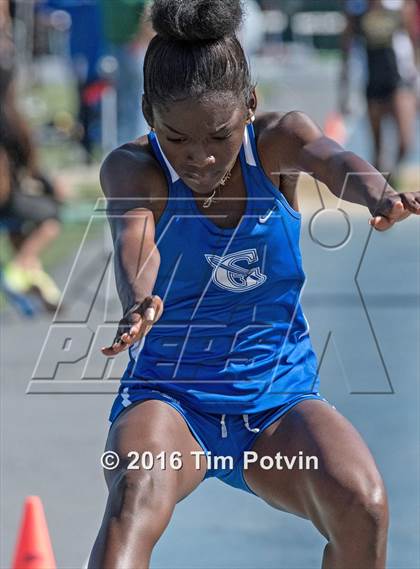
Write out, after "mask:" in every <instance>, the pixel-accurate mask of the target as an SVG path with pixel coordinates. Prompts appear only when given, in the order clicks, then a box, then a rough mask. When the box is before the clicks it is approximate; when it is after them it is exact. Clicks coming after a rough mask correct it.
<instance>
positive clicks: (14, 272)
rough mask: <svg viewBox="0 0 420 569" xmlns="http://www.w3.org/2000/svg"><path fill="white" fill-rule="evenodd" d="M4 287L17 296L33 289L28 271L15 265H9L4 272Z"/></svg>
mask: <svg viewBox="0 0 420 569" xmlns="http://www.w3.org/2000/svg"><path fill="white" fill-rule="evenodd" d="M3 282H4V285H5V286H6V287H7V288H8V289H9V290H10V291H12V292H14V293H16V294H25V293H27V292H28V291H29V289H30V288H31V284H32V283H31V281H30V279H29V278H28V271H27V269H23V268H22V267H20V266H19V265H16V264H15V263H12V262H11V263H8V264H7V265H6V266H5V267H4V270H3Z"/></svg>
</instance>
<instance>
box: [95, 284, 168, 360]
mask: <svg viewBox="0 0 420 569" xmlns="http://www.w3.org/2000/svg"><path fill="white" fill-rule="evenodd" d="M162 313H163V300H162V299H161V298H160V297H159V296H157V295H156V294H155V295H153V296H148V297H146V298H145V299H144V300H143V302H142V303H139V304H135V305H134V306H133V307H132V308H130V309H129V310H128V311H127V313H126V314H125V315H124V317H123V318H122V319H121V320H120V323H119V326H118V330H117V334H116V336H115V338H114V341H113V343H112V346H108V347H105V348H102V350H101V351H102V353H103V354H104V356H116V355H117V354H119V353H120V352H123V351H124V350H126V349H127V348H129V347H130V346H131V345H132V344H134V343H135V342H138V341H139V340H141V339H142V338H144V337H145V336H146V335H147V334H148V333H149V331H150V330H151V328H152V326H153V324H155V323H156V322H157V321H158V320H159V318H160V317H161V316H162Z"/></svg>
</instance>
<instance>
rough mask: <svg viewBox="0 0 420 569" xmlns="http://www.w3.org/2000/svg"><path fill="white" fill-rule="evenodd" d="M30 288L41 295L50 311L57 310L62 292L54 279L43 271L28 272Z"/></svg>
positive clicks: (33, 270)
mask: <svg viewBox="0 0 420 569" xmlns="http://www.w3.org/2000/svg"><path fill="white" fill-rule="evenodd" d="M28 279H29V281H30V287H31V288H32V290H34V291H35V292H36V293H38V294H39V296H40V297H41V300H42V301H43V302H44V304H45V306H46V307H47V308H48V309H49V310H56V308H57V307H58V303H59V302H60V297H61V291H60V289H59V288H58V286H57V285H56V284H55V282H54V281H53V279H52V278H51V277H50V275H48V274H47V273H46V272H45V271H43V270H42V269H32V270H30V271H28Z"/></svg>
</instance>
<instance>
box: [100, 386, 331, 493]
mask: <svg viewBox="0 0 420 569" xmlns="http://www.w3.org/2000/svg"><path fill="white" fill-rule="evenodd" d="M148 399H158V400H160V401H164V402H165V403H167V404H168V405H171V407H173V408H174V409H176V410H177V411H178V412H179V413H180V414H181V415H182V417H183V418H184V421H185V422H186V424H187V425H188V427H189V429H190V431H191V433H192V434H193V436H194V437H195V439H196V440H197V442H198V443H199V445H200V446H201V447H202V449H203V452H204V453H206V454H209V453H210V454H211V456H212V457H216V456H217V457H232V459H230V458H229V460H226V461H223V460H220V461H219V464H218V465H217V466H220V467H215V464H214V463H215V461H214V460H213V459H212V460H210V461H208V464H209V463H210V468H208V469H207V472H206V475H205V477H204V480H206V479H207V478H212V477H215V478H218V479H219V480H221V481H222V482H225V483H226V484H228V485H229V486H233V487H234V488H239V489H240V490H244V491H245V492H249V493H250V494H254V495H256V494H255V492H253V491H252V490H251V488H250V487H249V486H248V485H247V483H246V482H245V478H244V472H243V470H244V453H245V452H246V451H250V450H251V449H252V447H253V445H254V442H255V440H256V438H257V437H258V435H259V434H261V433H262V432H263V431H264V430H265V429H266V428H267V427H269V426H270V425H271V424H272V423H274V421H276V420H277V419H278V418H279V417H281V416H282V415H284V414H285V413H287V412H288V411H290V409H292V407H294V406H295V405H296V404H297V403H300V402H301V401H305V400H307V399H318V400H321V401H325V402H326V403H329V402H328V401H327V400H326V399H325V398H324V397H322V396H321V395H320V394H319V393H310V394H307V395H303V394H302V395H297V396H296V397H294V398H293V399H291V400H290V401H289V402H288V403H286V404H284V405H281V406H280V407H276V408H274V409H269V410H267V411H262V412H258V413H249V414H243V415H240V414H239V415H238V414H236V415H230V414H223V415H221V414H220V413H219V414H216V413H207V412H201V411H199V410H197V409H195V408H193V407H191V406H190V405H188V403H186V402H185V401H181V400H180V399H175V398H173V397H171V396H170V395H167V394H166V393H163V392H162V391H158V390H157V389H148V388H146V389H141V390H138V392H137V393H135V395H134V394H133V393H132V392H131V393H130V397H129V399H128V397H127V398H126V399H124V392H123V393H122V395H118V397H117V398H116V399H115V402H114V405H113V407H112V410H111V414H110V417H109V420H110V421H111V424H112V423H113V422H114V421H115V419H116V418H117V417H118V416H119V415H120V413H121V412H122V411H124V410H125V409H129V408H130V407H132V406H134V405H135V404H137V403H139V402H141V401H146V400H148ZM220 463H221V464H220Z"/></svg>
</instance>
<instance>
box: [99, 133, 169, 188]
mask: <svg viewBox="0 0 420 569" xmlns="http://www.w3.org/2000/svg"><path fill="white" fill-rule="evenodd" d="M100 181H101V186H102V190H103V192H104V194H105V196H106V197H107V198H133V197H138V198H142V199H144V198H149V199H151V198H156V197H162V196H163V195H165V193H166V194H167V187H166V179H165V175H164V173H163V172H162V169H161V167H160V165H159V163H158V161H157V160H156V158H155V157H154V154H153V151H152V149H151V147H150V144H149V141H148V138H147V137H146V136H143V137H141V138H139V139H137V140H135V141H133V142H129V143H126V144H123V145H122V146H120V147H118V148H116V149H115V150H113V151H112V152H111V153H110V154H108V156H107V157H106V158H105V160H104V161H103V163H102V166H101V170H100Z"/></svg>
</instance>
